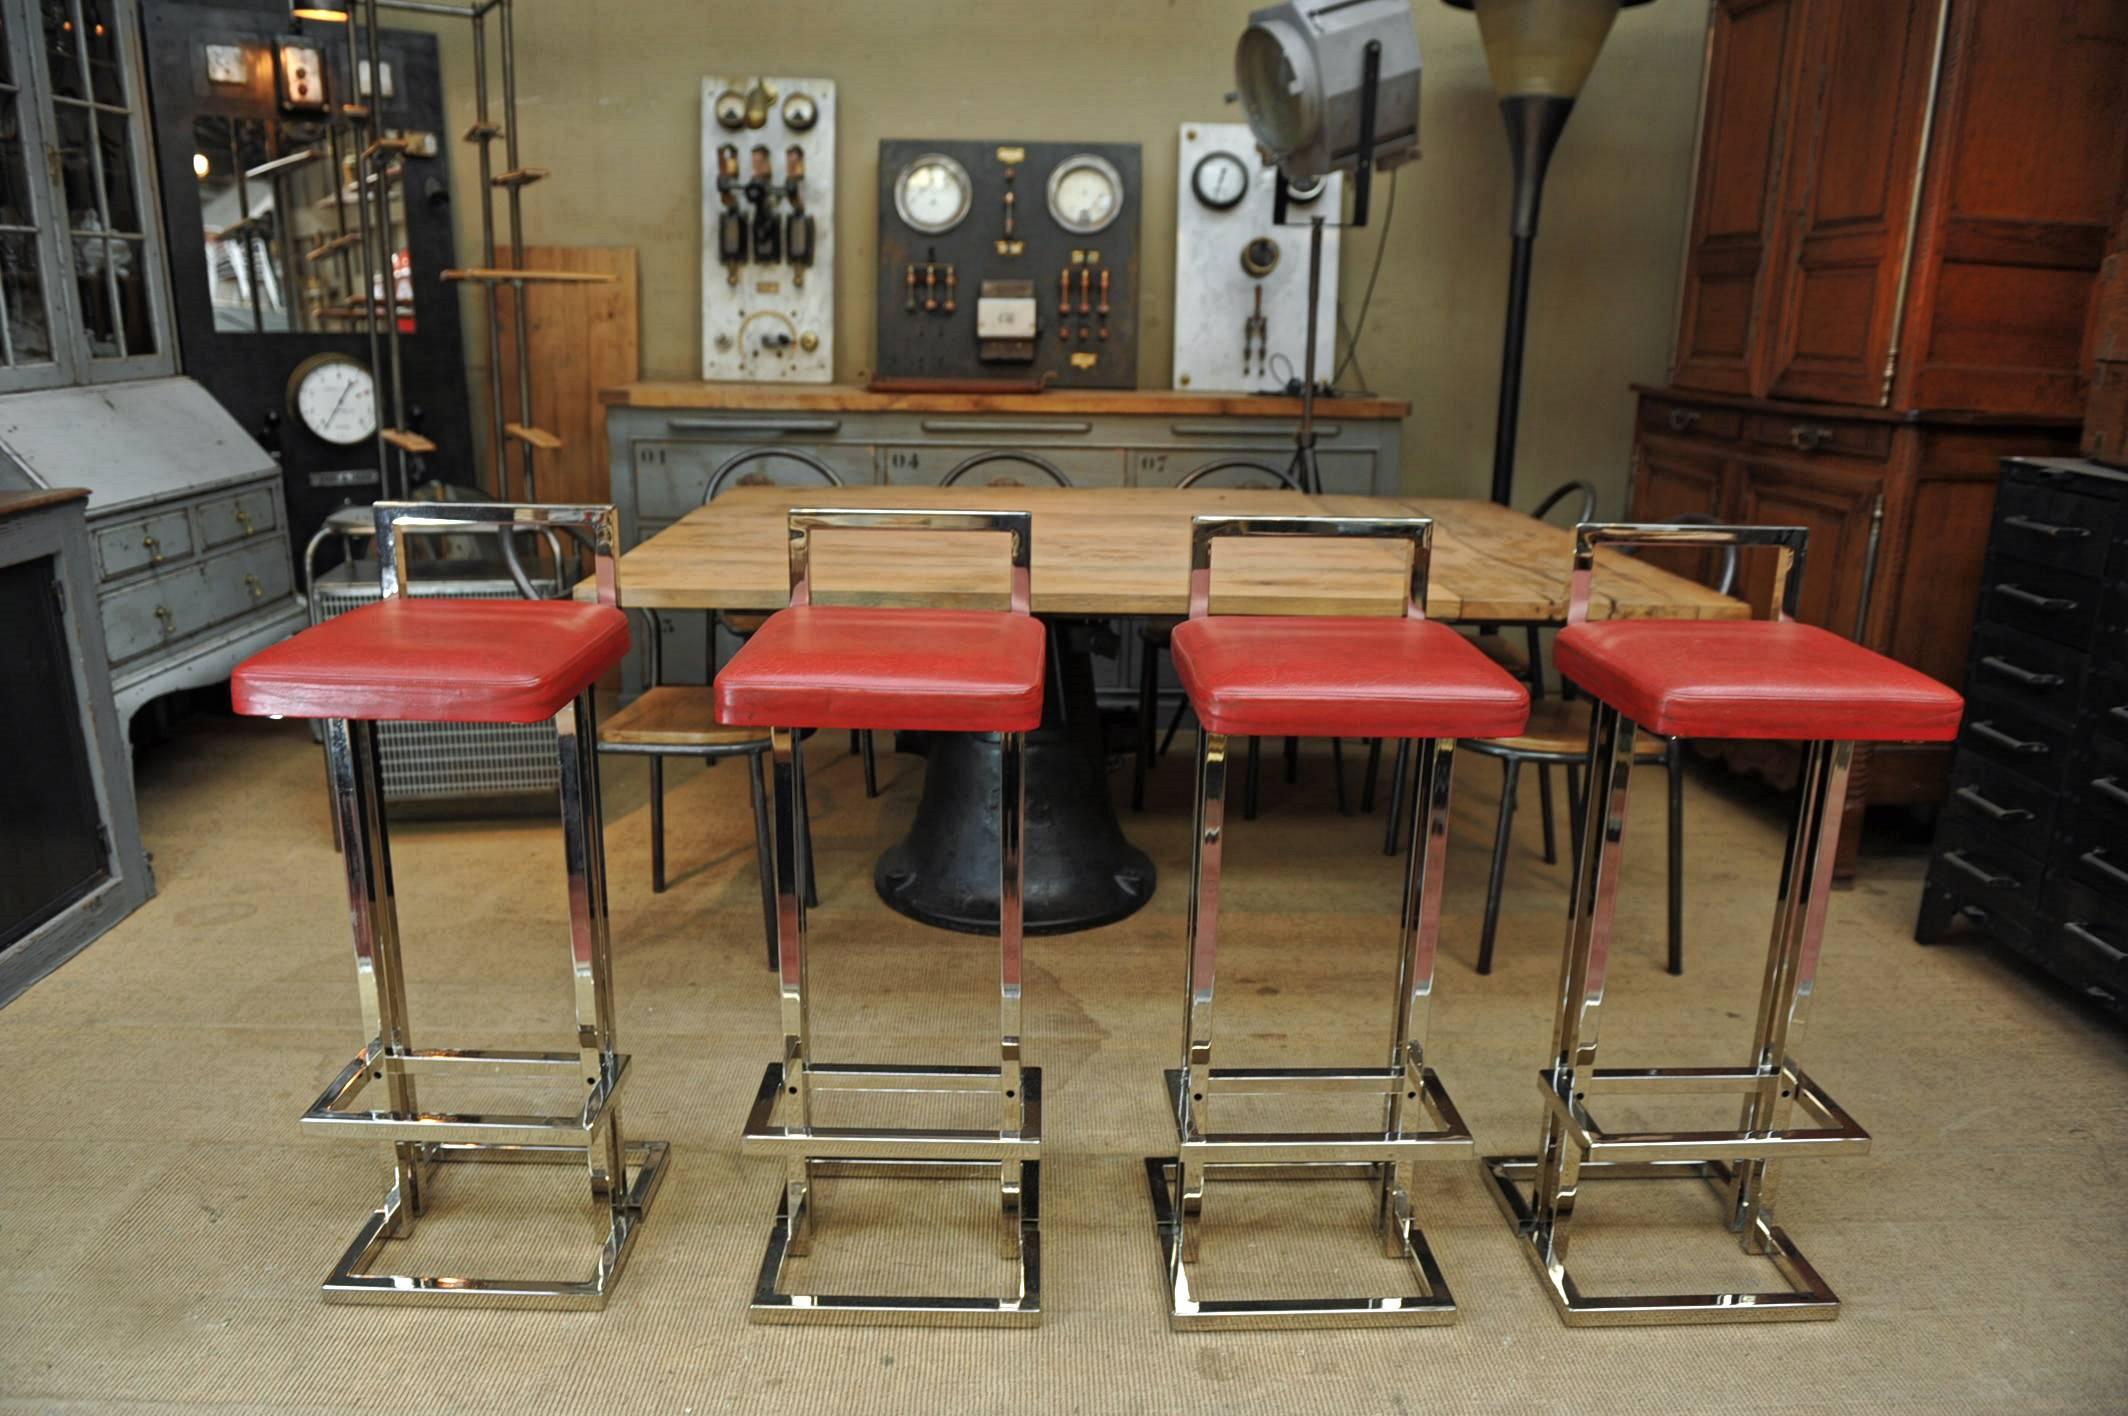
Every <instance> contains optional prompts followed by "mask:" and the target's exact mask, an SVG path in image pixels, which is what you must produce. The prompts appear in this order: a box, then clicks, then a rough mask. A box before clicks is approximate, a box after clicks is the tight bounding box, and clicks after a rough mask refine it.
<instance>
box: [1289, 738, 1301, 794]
mask: <svg viewBox="0 0 2128 1416" xmlns="http://www.w3.org/2000/svg"><path fill="white" fill-rule="evenodd" d="M1299 780H1300V739H1299V738H1297V737H1289V738H1287V739H1286V785H1287V786H1291V785H1293V783H1295V782H1297V781H1299Z"/></svg>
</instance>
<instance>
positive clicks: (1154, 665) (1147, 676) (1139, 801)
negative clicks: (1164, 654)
mask: <svg viewBox="0 0 2128 1416" xmlns="http://www.w3.org/2000/svg"><path fill="white" fill-rule="evenodd" d="M1159 714H1160V646H1159V645H1157V644H1155V643H1153V641H1152V640H1150V639H1147V640H1143V641H1141V642H1140V644H1139V648H1138V724H1137V727H1138V733H1137V737H1138V742H1137V749H1136V751H1134V752H1133V753H1132V754H1131V810H1132V811H1143V810H1145V774H1146V773H1147V772H1148V771H1150V770H1151V768H1152V765H1153V739H1154V737H1155V735H1156V734H1158V733H1159V731H1160V722H1159Z"/></svg>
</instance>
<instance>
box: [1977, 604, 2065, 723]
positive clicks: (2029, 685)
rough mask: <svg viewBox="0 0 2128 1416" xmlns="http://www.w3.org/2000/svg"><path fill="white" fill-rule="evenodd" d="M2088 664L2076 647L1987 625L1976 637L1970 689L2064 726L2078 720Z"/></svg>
mask: <svg viewBox="0 0 2128 1416" xmlns="http://www.w3.org/2000/svg"><path fill="white" fill-rule="evenodd" d="M2088 666H2089V661H2088V660H2087V659H2086V658H2085V657H2084V656H2083V655H2082V654H2079V653H2077V652H2076V651H2075V650H2074V649H2069V648H2066V647H2064V646H2062V645H2059V644H2051V643H2049V642H2047V641H2046V640H2044V639H2034V638H2032V637H2031V636H2029V635H2022V634H2019V633H2017V632H2016V631H2015V630H2010V629H2001V628H1997V627H1995V626H1988V627H1985V628H1983V629H1981V630H1980V632H1979V633H1977V634H1975V635H1974V636H1973V663H1972V667H1971V668H1969V669H1968V670H1967V671H1966V691H1967V692H1968V693H1972V694H1978V695H1981V696H1983V697H1987V698H1991V699H1995V700H1997V701H1999V702H2003V703H2013V704H2016V705H2017V706H2018V707H2020V708H2023V709H2026V710H2027V711H2030V712H2033V713H2038V714H2041V715H2043V716H2045V717H2047V718H2050V719H2052V720H2053V721H2054V722H2056V723H2059V724H2061V725H2062V726H2063V727H2070V726H2072V725H2074V724H2075V722H2076V713H2077V707H2078V705H2079V704H2080V703H2081V702H2082V701H2083V696H2084V674H2085V671H2086V669H2087V668H2088Z"/></svg>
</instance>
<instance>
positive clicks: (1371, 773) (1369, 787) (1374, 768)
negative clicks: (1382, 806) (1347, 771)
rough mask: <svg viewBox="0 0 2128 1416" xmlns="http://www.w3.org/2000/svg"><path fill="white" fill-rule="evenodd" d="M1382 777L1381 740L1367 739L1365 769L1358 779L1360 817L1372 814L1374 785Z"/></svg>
mask: <svg viewBox="0 0 2128 1416" xmlns="http://www.w3.org/2000/svg"><path fill="white" fill-rule="evenodd" d="M1381 775H1382V740H1381V739H1380V738H1369V739H1367V767H1366V770H1365V773H1364V775H1362V776H1361V778H1360V815H1362V816H1372V815H1373V814H1374V784H1375V781H1376V779H1378V778H1379V777H1380V776H1381Z"/></svg>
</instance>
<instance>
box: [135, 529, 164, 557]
mask: <svg viewBox="0 0 2128 1416" xmlns="http://www.w3.org/2000/svg"><path fill="white" fill-rule="evenodd" d="M161 547H162V542H160V541H158V540H156V539H155V535H154V533H153V532H150V533H148V534H147V535H144V536H142V537H141V538H140V548H141V549H142V550H144V551H146V552H147V553H148V559H149V560H151V561H153V562H154V563H155V564H157V565H161V564H162V559H163V553H162V550H161Z"/></svg>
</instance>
